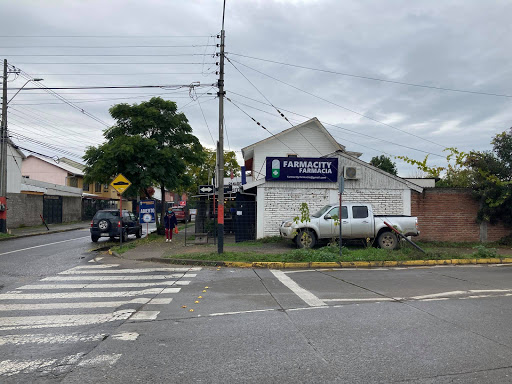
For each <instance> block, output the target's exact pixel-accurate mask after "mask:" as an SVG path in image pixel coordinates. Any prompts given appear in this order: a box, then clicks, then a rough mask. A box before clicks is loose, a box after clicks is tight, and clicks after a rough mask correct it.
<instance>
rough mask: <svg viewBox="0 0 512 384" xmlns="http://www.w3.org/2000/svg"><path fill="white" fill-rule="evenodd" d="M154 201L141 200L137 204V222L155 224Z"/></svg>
mask: <svg viewBox="0 0 512 384" xmlns="http://www.w3.org/2000/svg"><path fill="white" fill-rule="evenodd" d="M155 211H156V208H155V200H141V201H140V202H139V222H140V223H141V224H145V223H155V222H156V220H155Z"/></svg>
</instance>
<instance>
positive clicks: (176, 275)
mask: <svg viewBox="0 0 512 384" xmlns="http://www.w3.org/2000/svg"><path fill="white" fill-rule="evenodd" d="M196 276H197V274H196V273H185V274H184V273H173V274H169V275H143V276H135V275H134V276H97V275H89V276H50V277H45V278H44V279H41V280H40V281H84V280H85V281H88V280H94V281H97V280H167V279H180V278H182V277H184V278H189V277H196Z"/></svg>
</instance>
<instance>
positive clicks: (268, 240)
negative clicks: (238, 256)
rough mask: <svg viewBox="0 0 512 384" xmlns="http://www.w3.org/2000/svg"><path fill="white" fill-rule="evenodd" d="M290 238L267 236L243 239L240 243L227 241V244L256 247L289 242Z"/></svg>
mask: <svg viewBox="0 0 512 384" xmlns="http://www.w3.org/2000/svg"><path fill="white" fill-rule="evenodd" d="M289 241H290V240H289V239H283V238H282V237H281V236H267V237H263V238H261V239H257V240H249V241H242V242H239V243H226V246H230V247H245V246H249V247H254V246H258V245H261V244H277V243H288V242H289Z"/></svg>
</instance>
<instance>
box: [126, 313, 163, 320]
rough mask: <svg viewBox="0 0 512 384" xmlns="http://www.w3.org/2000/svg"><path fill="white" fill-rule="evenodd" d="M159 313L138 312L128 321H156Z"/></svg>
mask: <svg viewBox="0 0 512 384" xmlns="http://www.w3.org/2000/svg"><path fill="white" fill-rule="evenodd" d="M159 313H160V311H139V312H137V313H136V314H134V315H133V316H132V317H130V320H137V321H142V320H156V318H157V316H158V314H159Z"/></svg>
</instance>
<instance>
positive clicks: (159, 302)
mask: <svg viewBox="0 0 512 384" xmlns="http://www.w3.org/2000/svg"><path fill="white" fill-rule="evenodd" d="M171 301H172V297H171V298H168V299H157V298H155V299H151V300H150V301H149V302H148V305H149V304H154V305H167V304H171Z"/></svg>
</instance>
